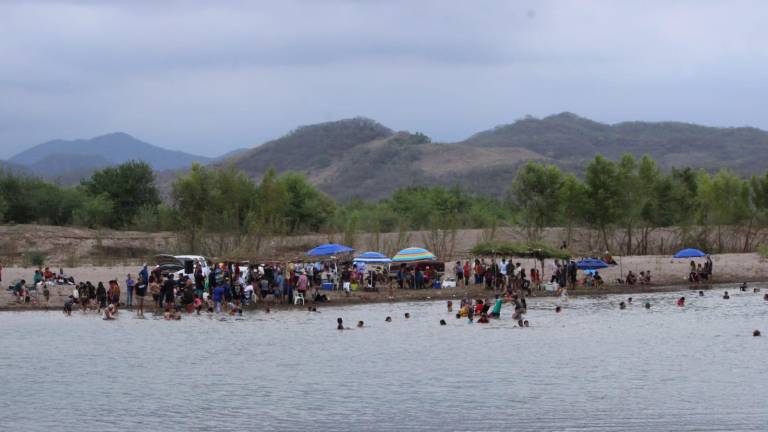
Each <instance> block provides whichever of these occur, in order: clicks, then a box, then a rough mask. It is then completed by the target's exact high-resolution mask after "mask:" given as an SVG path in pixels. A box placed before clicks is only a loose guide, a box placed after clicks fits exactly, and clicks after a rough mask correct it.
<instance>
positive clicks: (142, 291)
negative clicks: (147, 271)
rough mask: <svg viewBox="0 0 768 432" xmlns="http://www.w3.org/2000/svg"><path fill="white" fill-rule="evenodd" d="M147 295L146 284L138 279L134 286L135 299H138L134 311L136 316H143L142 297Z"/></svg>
mask: <svg viewBox="0 0 768 432" xmlns="http://www.w3.org/2000/svg"><path fill="white" fill-rule="evenodd" d="M146 295H147V282H146V281H145V280H143V279H142V278H139V280H138V283H137V284H136V298H137V299H138V303H139V304H138V308H137V309H136V316H139V317H143V316H144V296H146Z"/></svg>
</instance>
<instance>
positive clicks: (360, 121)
mask: <svg viewBox="0 0 768 432" xmlns="http://www.w3.org/2000/svg"><path fill="white" fill-rule="evenodd" d="M530 159H542V157H541V156H540V155H538V154H535V153H533V152H530V151H527V150H525V149H480V148H471V147H468V146H461V145H451V144H433V143H431V141H430V139H429V138H428V137H426V136H425V135H422V134H411V133H408V132H394V131H392V130H391V129H389V128H387V127H385V126H382V125H381V124H379V123H377V122H375V121H373V120H370V119H364V118H354V119H347V120H340V121H335V122H328V123H320V124H316V125H311V126H303V127H300V128H298V129H296V130H295V131H293V132H291V133H289V134H288V135H286V136H284V137H282V138H279V139H276V140H273V141H270V142H268V143H265V144H264V145H261V146H259V147H256V148H254V149H252V150H251V151H249V152H247V153H243V154H241V155H239V156H236V157H234V158H232V159H229V160H225V161H222V162H220V164H223V165H226V164H232V165H234V166H235V167H236V168H239V169H242V170H244V171H245V172H246V173H247V174H248V175H250V176H251V177H253V178H256V179H259V178H260V177H261V176H262V175H263V174H264V173H265V172H266V171H267V169H269V168H270V167H274V168H275V169H276V170H277V171H278V172H284V171H299V172H303V173H305V174H306V175H307V177H308V179H309V180H310V181H311V182H312V183H314V184H316V185H317V186H318V187H319V188H320V189H321V190H323V191H324V192H326V193H328V194H330V195H331V196H333V197H335V198H338V199H348V198H352V197H360V198H364V199H378V198H383V197H385V196H387V195H389V194H390V193H391V192H392V191H393V190H394V189H396V188H399V187H405V186H410V185H416V184H441V185H446V186H450V185H455V184H456V185H462V186H463V187H465V188H466V189H468V190H471V191H475V192H479V193H485V194H493V195H496V194H498V193H500V192H503V189H499V188H498V187H496V186H494V189H493V190H488V185H489V184H506V183H507V182H509V181H511V180H512V178H513V175H514V173H515V171H516V169H517V167H518V165H519V164H520V163H521V162H522V161H525V160H530ZM497 189H498V190H497Z"/></svg>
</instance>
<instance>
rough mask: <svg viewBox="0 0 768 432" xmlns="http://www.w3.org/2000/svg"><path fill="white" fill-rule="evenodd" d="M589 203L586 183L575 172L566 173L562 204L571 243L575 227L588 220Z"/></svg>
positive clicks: (568, 238) (567, 235)
mask: <svg viewBox="0 0 768 432" xmlns="http://www.w3.org/2000/svg"><path fill="white" fill-rule="evenodd" d="M587 204H588V201H587V188H586V186H585V185H584V183H582V182H581V181H579V179H577V178H576V177H575V176H574V175H573V174H568V175H566V176H565V177H564V180H563V188H562V205H563V222H564V224H565V228H566V242H568V244H571V240H572V238H573V228H574V227H575V226H577V225H578V224H580V223H583V222H584V221H585V220H586V219H585V215H586V208H587Z"/></svg>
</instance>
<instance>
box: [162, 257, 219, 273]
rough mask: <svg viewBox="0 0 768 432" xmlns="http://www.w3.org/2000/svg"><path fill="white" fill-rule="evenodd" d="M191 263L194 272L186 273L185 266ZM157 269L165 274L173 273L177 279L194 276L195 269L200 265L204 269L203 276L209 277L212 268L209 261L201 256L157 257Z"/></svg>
mask: <svg viewBox="0 0 768 432" xmlns="http://www.w3.org/2000/svg"><path fill="white" fill-rule="evenodd" d="M188 262H191V268H192V272H190V273H187V272H185V271H184V270H185V265H186V264H187V263H188ZM155 264H156V266H155V269H158V268H160V270H161V271H162V272H163V273H173V274H174V275H175V276H176V277H179V276H189V277H190V278H192V277H193V276H194V272H195V268H196V267H197V266H198V265H199V266H200V267H201V268H202V269H203V276H205V277H208V274H209V273H211V267H210V266H209V265H208V260H207V259H205V257H203V256H200V255H157V256H155Z"/></svg>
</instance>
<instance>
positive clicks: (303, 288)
mask: <svg viewBox="0 0 768 432" xmlns="http://www.w3.org/2000/svg"><path fill="white" fill-rule="evenodd" d="M308 287H309V278H307V275H306V274H304V272H303V271H302V272H301V273H299V281H298V283H297V284H296V291H298V292H299V293H300V294H301V295H302V296H303V297H304V298H307V288H308Z"/></svg>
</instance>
